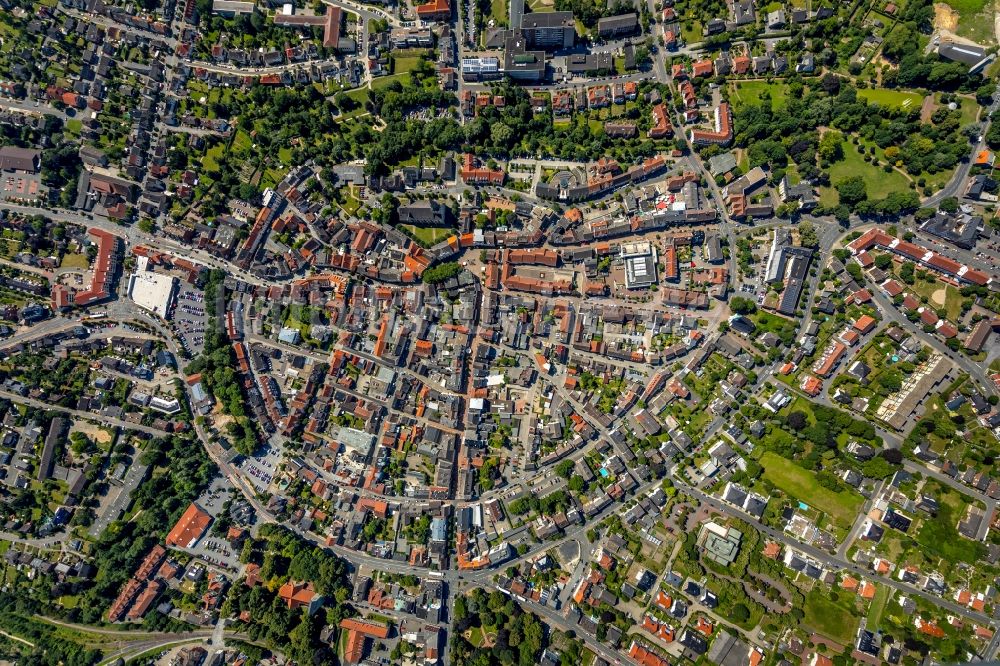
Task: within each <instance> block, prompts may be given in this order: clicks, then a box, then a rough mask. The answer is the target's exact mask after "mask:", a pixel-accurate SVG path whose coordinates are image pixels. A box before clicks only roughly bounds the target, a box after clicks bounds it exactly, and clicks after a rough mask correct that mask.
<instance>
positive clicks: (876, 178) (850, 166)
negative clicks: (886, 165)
mask: <svg viewBox="0 0 1000 666" xmlns="http://www.w3.org/2000/svg"><path fill="white" fill-rule="evenodd" d="M843 150H844V159H842V160H840V161H839V162H836V163H834V164H832V165H830V182H831V183H833V185H836V184H837V183H838V182H840V181H842V180H844V179H845V178H847V177H848V176H861V177H862V178H864V180H865V186H866V187H867V190H868V198H869V199H882V198H884V197H885V196H886V195H888V194H889V193H890V192H899V191H901V190H906V189H907V188H909V186H910V184H909V181H907V180H906V176H904V175H903V174H901V173H899V172H898V171H896V170H893V171H891V172H889V173H886V172H885V171H883V170H882V168H881V167H877V166H874V165H872V164H870V163H869V162H865V161H864V159H862V156H861V155H860V154H859V153H858V149H857V146H855V145H854V144H853V143H851V142H850V141H846V140H845V141H844V144H843ZM819 191H820V201H821V202H822V203H823V205H836V204H837V202H838V201H839V197H838V196H837V190H836V189H835V187H821V188H820V190H819Z"/></svg>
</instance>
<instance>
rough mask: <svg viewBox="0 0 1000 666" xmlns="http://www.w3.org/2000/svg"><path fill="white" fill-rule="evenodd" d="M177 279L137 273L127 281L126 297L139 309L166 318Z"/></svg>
mask: <svg viewBox="0 0 1000 666" xmlns="http://www.w3.org/2000/svg"><path fill="white" fill-rule="evenodd" d="M176 283H177V278H175V277H173V276H172V275H163V274H160V273H151V272H149V271H137V272H135V273H133V274H132V277H130V278H129V281H128V297H129V298H131V299H132V301H133V302H135V304H136V305H138V306H139V307H140V308H143V309H144V310H149V311H150V312H152V313H153V314H155V315H158V316H160V317H163V318H164V319H166V318H167V311H168V310H169V309H170V303H171V301H172V300H173V297H174V285H176Z"/></svg>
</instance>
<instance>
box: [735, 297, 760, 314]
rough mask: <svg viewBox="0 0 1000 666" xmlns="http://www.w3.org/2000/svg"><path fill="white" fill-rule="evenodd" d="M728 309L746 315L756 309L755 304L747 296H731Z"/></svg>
mask: <svg viewBox="0 0 1000 666" xmlns="http://www.w3.org/2000/svg"><path fill="white" fill-rule="evenodd" d="M729 309H730V310H732V311H733V312H735V313H736V314H741V315H748V314H753V313H754V312H756V311H757V305H756V304H755V303H754V302H753V301H752V300H750V299H749V298H743V297H742V296H733V298H732V299H730V301H729Z"/></svg>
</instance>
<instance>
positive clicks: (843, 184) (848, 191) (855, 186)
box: [836, 176, 868, 208]
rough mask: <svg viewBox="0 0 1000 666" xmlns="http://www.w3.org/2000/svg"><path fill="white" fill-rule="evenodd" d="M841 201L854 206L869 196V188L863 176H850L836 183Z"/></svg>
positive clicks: (850, 206) (851, 206)
mask: <svg viewBox="0 0 1000 666" xmlns="http://www.w3.org/2000/svg"><path fill="white" fill-rule="evenodd" d="M836 188H837V194H838V195H840V203H842V204H844V205H846V206H848V207H849V208H854V207H855V206H857V205H858V204H859V203H860V202H862V201H864V200H866V199H867V198H868V189H867V187H866V185H865V180H864V178H862V177H861V176H848V177H847V178H845V179H843V180H842V181H840V182H839V183H837V185H836Z"/></svg>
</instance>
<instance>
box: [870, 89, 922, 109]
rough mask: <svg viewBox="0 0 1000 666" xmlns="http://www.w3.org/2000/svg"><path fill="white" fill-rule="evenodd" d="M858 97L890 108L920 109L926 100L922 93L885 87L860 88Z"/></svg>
mask: <svg viewBox="0 0 1000 666" xmlns="http://www.w3.org/2000/svg"><path fill="white" fill-rule="evenodd" d="M858 97H863V98H864V99H866V100H868V101H869V102H872V103H873V104H878V105H879V106H885V107H888V108H890V109H909V108H914V109H918V108H920V105H921V104H923V101H924V96H923V95H921V94H920V93H915V92H910V91H908V90H887V89H885V88H862V89H860V90H858Z"/></svg>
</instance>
